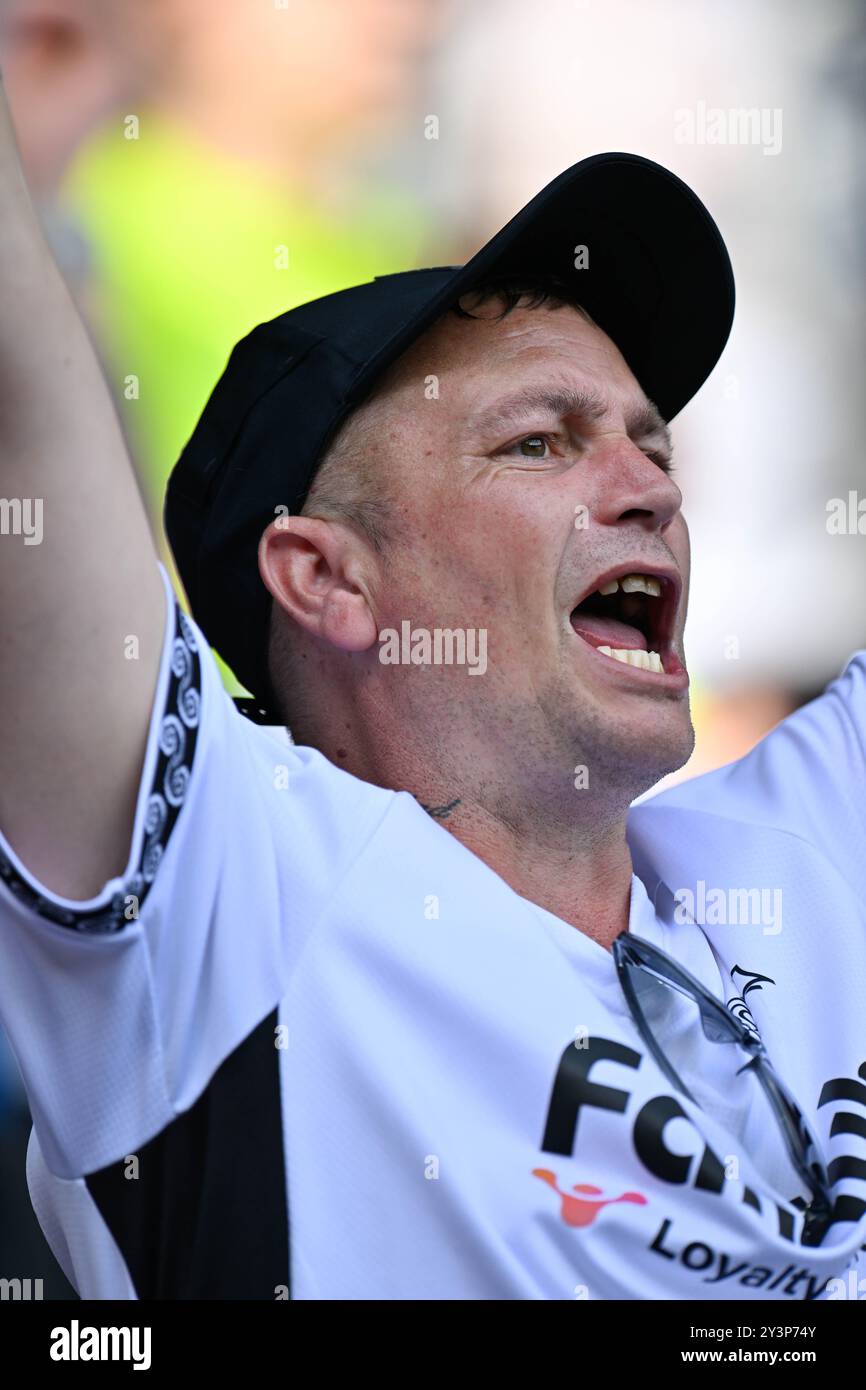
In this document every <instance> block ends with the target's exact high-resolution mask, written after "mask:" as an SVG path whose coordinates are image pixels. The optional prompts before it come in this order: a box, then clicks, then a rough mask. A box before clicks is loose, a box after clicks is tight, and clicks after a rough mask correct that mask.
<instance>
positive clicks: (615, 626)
mask: <svg viewBox="0 0 866 1390" xmlns="http://www.w3.org/2000/svg"><path fill="white" fill-rule="evenodd" d="M571 626H572V627H573V628H574V630H575V632H576V633H577V635H578V637H582V638H583V640H584V642H588V643H589V644H590V646H591V647H619V648H624V649H625V650H627V651H638V650H640V651H642V652H645V651H646V650H647V644H646V638H645V637H644V635H643V633H642V632H641V631H640V629H639V628H636V627H629V625H628V623H621V622H619V620H618V619H617V618H600V617H596V616H595V615H594V614H590V613H580V612H577V613H572V615H571Z"/></svg>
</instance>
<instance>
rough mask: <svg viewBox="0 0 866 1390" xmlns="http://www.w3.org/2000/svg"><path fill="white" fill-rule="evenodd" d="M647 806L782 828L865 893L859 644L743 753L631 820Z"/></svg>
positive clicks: (865, 773)
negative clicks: (834, 673) (828, 678)
mask: <svg viewBox="0 0 866 1390" xmlns="http://www.w3.org/2000/svg"><path fill="white" fill-rule="evenodd" d="M653 807H663V808H664V809H665V810H669V811H689V812H692V813H693V814H698V815H700V814H702V813H709V814H710V815H711V816H713V817H715V818H716V821H717V825H718V826H721V824H722V822H723V821H732V822H736V823H737V824H738V825H739V826H740V827H743V828H747V827H748V826H749V825H752V826H754V827H755V828H759V827H760V828H767V827H770V828H772V829H774V830H777V831H782V832H786V833H787V834H788V835H790V836H791V837H794V838H795V839H798V840H800V841H803V842H804V843H805V844H807V845H809V846H811V847H813V848H814V849H817V850H818V851H819V852H820V853H821V854H822V855H823V857H824V858H825V859H826V860H828V861H829V862H830V863H831V864H832V865H833V866H834V867H835V868H836V870H837V871H838V872H839V873H840V874H841V875H842V876H843V878H844V879H845V880H846V881H847V882H848V883H850V884H852V885H855V886H858V887H859V889H860V891H861V892H864V893H866V651H862V652H858V653H856V654H855V655H854V656H853V657H852V658H851V659H850V661H849V662H848V663H847V665H846V666H845V668H844V670H843V671H842V673H841V674H840V675H839V676H838V677H837V678H836V679H835V680H834V681H832V682H831V683H830V684H829V685H828V686H827V689H826V690H825V691H824V692H823V693H822V694H821V695H819V696H818V698H817V699H815V700H812V701H811V702H810V703H809V704H807V705H804V706H803V707H802V708H801V709H799V710H796V711H795V712H794V713H793V714H792V715H790V716H789V717H788V718H787V719H785V720H783V721H782V723H781V724H779V725H778V726H777V727H776V728H775V729H773V730H772V732H771V733H769V734H768V735H767V736H766V737H765V738H764V739H762V741H761V742H760V743H759V744H757V746H756V747H755V748H753V749H752V751H751V752H750V753H748V754H747V755H746V756H745V757H744V758H741V759H739V760H738V761H737V762H735V763H731V764H729V765H728V766H727V767H723V768H720V769H718V770H717V771H715V772H711V773H709V774H707V775H705V776H703V777H697V778H695V779H694V780H693V781H691V782H685V783H683V784H682V785H681V786H678V787H674V788H673V789H672V790H671V791H670V792H666V793H663V794H662V795H660V796H659V797H658V798H651V799H650V800H649V801H646V802H645V803H644V805H643V808H636V809H635V811H633V813H632V814H633V818H634V820H635V822H636V823H637V824H638V825H640V824H643V823H645V824H647V825H651V824H652V820H653V817H652V815H646V814H644V815H642V814H641V812H642V811H643V812H650V811H651V808H653Z"/></svg>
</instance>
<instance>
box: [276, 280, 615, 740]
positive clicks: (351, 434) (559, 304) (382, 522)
mask: <svg viewBox="0 0 866 1390" xmlns="http://www.w3.org/2000/svg"><path fill="white" fill-rule="evenodd" d="M497 299H498V300H499V301H500V303H501V309H500V312H499V313H498V314H495V315H493V317H494V319H495V320H497V321H499V320H501V319H503V318H505V317H506V316H507V315H508V314H510V313H512V312H513V310H514V309H517V308H521V309H538V308H547V309H561V308H564V307H566V306H568V307H569V308H571V309H575V310H576V311H577V312H578V313H579V314H580V316H581V317H582V318H583V319H585V320H586V321H587V323H590V324H593V325H594V326H597V325H595V320H594V319H592V318H591V317H590V315H589V314H588V312H587V311H586V309H585V308H584V307H583V305H582V304H581V303H580V300H579V299H578V297H577V292H576V289H575V287H574V286H573V285H570V284H569V283H568V282H567V281H565V280H562V279H560V278H559V277H558V276H554V275H529V274H527V275H513V274H512V275H495V276H488V277H485V278H484V279H483V280H480V281H479V282H478V284H477V285H474V286H472V288H471V289H469V290H467V291H465V292H464V294H462V295H461V297H460V299H459V301H458V302H457V303H456V304H453V305H452V306H451V308H450V309H448V310H446V314H449V313H451V314H456V315H457V317H458V318H470V319H472V318H478V317H479V315H478V314H477V313H476V312H475V311H476V310H478V309H480V308H482V306H484V305H486V304H488V303H490V302H491V301H493V300H497ZM467 301H468V304H467ZM443 317H445V315H443ZM399 361H400V359H398V362H397V364H395V366H397V365H398V364H399ZM390 380H391V376H390V374H389V373H388V372H386V373H385V374H384V376H383V377H381V378H380V379H379V381H378V382H376V384H375V385H374V386H373V388H372V390H371V391H370V393H369V394H368V395H367V396H366V397H365V398H364V399H363V400H362V401H361V402H359V404H358V405H356V406H355V407H354V409H353V410H352V411H351V413H350V414H349V415H348V416H347V417H346V419H345V420H344V421H343V423H342V425H341V426H340V427H339V429H338V430H337V432H336V434H335V435H334V437H333V438H332V440H331V441H330V444H329V445H328V447H327V449H326V451H325V453H324V455H323V456H322V459H321V461H320V463H319V465H318V467H317V468H316V471H315V473H314V475H313V481H312V483H311V485H310V490H309V492H308V493H307V496H306V499H305V501H304V505H303V506H302V508H301V513H300V514H301V516H315V517H321V518H322V519H323V520H326V521H342V522H345V523H347V524H348V525H350V526H353V527H355V529H356V530H357V531H359V532H360V533H361V535H362V536H364V537H366V539H367V540H368V541H369V542H370V544H371V545H372V546H373V548H374V549H375V550H376V551H377V552H378V553H379V554H384V553H386V551H387V547H388V541H389V537H390V534H391V524H392V517H393V511H392V501H391V498H390V497H389V494H388V485H387V480H386V478H385V476H384V473H383V470H382V469H381V468H379V467H378V465H377V450H376V448H375V444H374V435H375V433H376V429H377V427H378V424H379V421H378V418H377V417H378V414H379V410H380V408H381V406H382V404H383V402H384V401H385V400H386V399H387V394H388V384H389V381H390ZM276 607H277V605H276V603H275V602H272V604H271V615H270V622H269V624H268V676H269V680H270V685H271V697H272V702H273V704H274V705H275V706H276V708H277V710H278V711H279V713H280V716H281V718H282V719H284V720H285V722H286V723H287V724H288V725H289V726H290V727H297V721H298V719H299V716H300V707H301V704H302V702H303V696H302V691H301V688H300V682H299V681H298V679H297V675H298V673H297V670H296V667H297V665H298V663H297V662H296V661H295V660H293V654H292V642H291V638H290V635H289V634H287V633H286V632H285V630H284V629H285V624H281V623H277V622H275V621H274V616H275V609H276Z"/></svg>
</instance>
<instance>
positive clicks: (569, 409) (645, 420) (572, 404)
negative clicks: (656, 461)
mask: <svg viewBox="0 0 866 1390" xmlns="http://www.w3.org/2000/svg"><path fill="white" fill-rule="evenodd" d="M538 410H546V411H548V412H550V414H552V415H556V416H557V417H562V416H565V415H577V416H579V417H580V419H582V420H590V421H594V420H601V419H602V418H603V417H604V415H606V413H607V410H608V403H607V401H606V400H605V399H604V397H603V396H602V395H600V393H599V392H597V391H592V390H585V389H580V388H575V387H554V388H551V387H524V388H523V389H522V390H520V391H515V392H513V393H512V394H511V395H509V396H503V397H502V398H501V399H500V400H498V401H496V402H494V404H493V405H492V406H490V407H489V408H488V409H487V410H485V411H484V413H483V414H482V415H479V416H478V417H477V418H476V419H475V420H474V421H473V428H474V429H476V430H478V431H479V433H481V434H495V433H496V432H497V431H498V430H502V429H507V428H509V427H511V426H515V425H519V424H520V421H521V420H526V419H528V418H529V417H530V416H532V415H533V414H534V413H535V412H536V411H538ZM625 423H626V430H627V432H628V435H629V438H630V439H634V438H642V437H645V436H646V435H649V434H660V435H661V436H662V438H663V440H664V442H665V445H666V446H667V449H668V450H669V451H671V449H672V443H671V432H670V430H669V429H668V427H667V425H666V424H665V421H664V419H663V418H662V415H661V412H660V411H659V409H658V406H656V405H655V404H654V403H653V402H652V401H650V400H644V401H638V402H635V403H633V404H632V405H631V406H629V407H627V408H626V412H625Z"/></svg>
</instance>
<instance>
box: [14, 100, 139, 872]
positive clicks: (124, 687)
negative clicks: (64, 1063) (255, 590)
mask: <svg viewBox="0 0 866 1390" xmlns="http://www.w3.org/2000/svg"><path fill="white" fill-rule="evenodd" d="M164 623H165V600H164V595H163V588H162V580H161V578H160V575H159V571H158V569H157V557H156V549H155V546H154V542H153V538H152V536H151V533H150V528H149V525H148V520H147V516H146V512H145V509H144V506H143V503H142V500H141V497H140V494H139V491H138V487H137V484H136V481H135V478H134V475H133V471H132V467H131V463H130V459H129V455H128V452H127V449H126V444H125V442H124V438H123V434H122V431H121V428H120V423H119V421H118V418H117V414H116V411H115V408H114V405H113V402H112V400H111V397H110V394H109V391H108V388H107V386H106V383H105V380H104V377H103V375H102V372H101V369H100V366H99V363H98V361H97V357H96V354H95V352H94V349H93V345H92V344H91V342H90V339H89V337H88V334H87V332H86V330H85V328H84V325H83V323H82V321H81V319H80V317H79V315H78V312H77V310H76V308H75V306H74V304H73V302H72V299H71V296H70V294H69V292H68V290H67V288H66V285H65V283H64V281H63V279H62V277H61V275H60V272H59V270H58V268H57V266H56V265H55V263H54V260H53V258H52V256H51V253H50V251H49V249H48V247H47V244H46V242H45V239H44V237H43V235H42V232H41V229H40V227H39V223H38V220H37V217H36V214H35V212H34V210H33V207H32V204H31V201H30V197H29V194H28V191H27V187H26V184H25V180H24V176H23V174H22V171H21V165H20V160H19V157H18V152H17V147H16V143H15V136H14V131H13V127H12V122H11V120H10V115H9V108H8V105H7V102H6V97H5V92H4V91H3V88H2V80H0V829H2V831H3V833H4V834H5V836H6V837H7V839H8V841H9V843H10V844H11V846H12V848H13V849H14V850H15V852H16V854H17V855H18V857H19V858H20V859H21V860H22V862H23V863H24V865H25V867H26V868H27V869H29V870H30V871H31V873H32V874H34V875H35V876H36V878H37V879H39V880H41V882H42V883H44V884H45V885H46V886H47V887H48V888H51V889H52V890H54V892H56V893H59V894H62V895H63V896H65V897H69V898H87V897H90V896H93V895H94V894H95V893H96V892H97V891H98V890H99V889H100V888H101V886H102V884H103V883H104V882H105V880H106V879H107V878H110V877H112V876H114V875H115V874H119V873H120V872H121V871H122V870H123V868H124V866H125V864H126V858H127V854H128V850H129V842H130V835H131V829H132V819H133V812H134V806H135V797H136V790H137V784H138V780H139V777H140V773H141V767H142V761H143V756H144V750H145V743H146V735H147V727H148V722H149V715H150V709H151V703H152V700H153V695H154V690H155V685H156V678H157V674H158V669H159V658H160V649H161V644H162V639H163V631H164Z"/></svg>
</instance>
